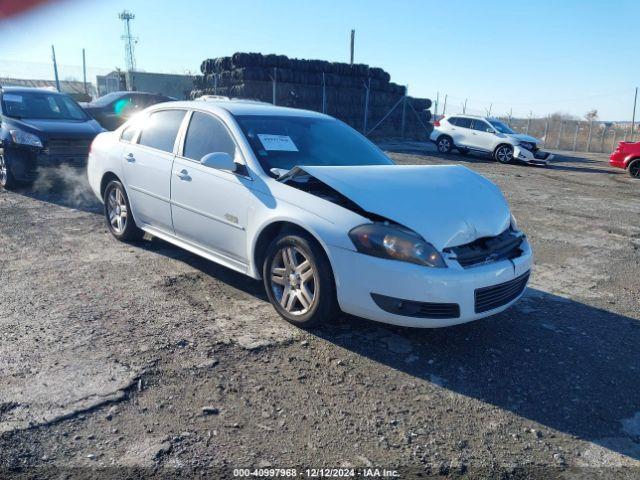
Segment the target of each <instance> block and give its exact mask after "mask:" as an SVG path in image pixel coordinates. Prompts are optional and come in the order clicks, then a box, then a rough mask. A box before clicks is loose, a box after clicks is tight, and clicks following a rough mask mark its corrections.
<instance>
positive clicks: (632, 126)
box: [631, 87, 638, 140]
mask: <svg viewBox="0 0 640 480" xmlns="http://www.w3.org/2000/svg"><path fill="white" fill-rule="evenodd" d="M637 103H638V87H636V94H635V95H634V97H633V117H632V118H631V140H633V129H634V127H635V125H636V104H637Z"/></svg>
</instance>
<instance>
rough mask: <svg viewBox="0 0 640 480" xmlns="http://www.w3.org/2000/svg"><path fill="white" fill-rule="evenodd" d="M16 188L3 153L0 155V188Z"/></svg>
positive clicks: (16, 184) (15, 182)
mask: <svg viewBox="0 0 640 480" xmlns="http://www.w3.org/2000/svg"><path fill="white" fill-rule="evenodd" d="M17 186H18V182H17V181H16V179H15V177H14V176H13V174H12V173H11V168H9V162H8V161H7V160H6V158H5V156H4V153H0V188H4V189H5V190H12V189H14V188H16V187H17Z"/></svg>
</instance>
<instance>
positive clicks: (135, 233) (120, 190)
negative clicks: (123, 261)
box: [102, 180, 144, 242]
mask: <svg viewBox="0 0 640 480" xmlns="http://www.w3.org/2000/svg"><path fill="white" fill-rule="evenodd" d="M102 199H103V201H104V216H105V219H106V221H107V227H108V228H109V231H110V232H111V234H112V235H113V236H114V237H116V238H117V239H118V240H120V241H121V242H132V241H136V240H140V239H141V238H142V236H143V235H144V232H143V231H142V230H140V229H139V228H138V226H137V225H136V222H135V220H134V219H133V215H132V213H131V205H130V204H129V197H127V192H126V191H125V189H124V186H123V185H122V183H120V182H119V181H118V180H112V181H110V182H109V183H108V184H107V187H106V188H105V189H104V195H103V197H102Z"/></svg>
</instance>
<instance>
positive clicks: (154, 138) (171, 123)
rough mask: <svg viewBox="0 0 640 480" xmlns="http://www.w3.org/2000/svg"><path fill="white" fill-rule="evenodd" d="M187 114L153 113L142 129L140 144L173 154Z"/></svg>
mask: <svg viewBox="0 0 640 480" xmlns="http://www.w3.org/2000/svg"><path fill="white" fill-rule="evenodd" d="M185 113H186V111H185V110H160V111H158V112H153V113H151V114H150V115H149V118H147V120H146V122H145V124H144V126H143V127H142V132H141V133H140V138H139V139H138V143H139V144H140V145H144V146H145V147H150V148H155V149H157V150H162V151H163V152H169V153H171V152H173V145H174V144H175V142H176V136H177V135H178V130H180V125H181V124H182V120H183V119H184V114H185Z"/></svg>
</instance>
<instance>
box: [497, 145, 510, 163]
mask: <svg viewBox="0 0 640 480" xmlns="http://www.w3.org/2000/svg"><path fill="white" fill-rule="evenodd" d="M496 159H497V160H498V161H499V162H500V163H509V162H511V160H513V150H512V149H511V147H507V146H502V147H500V148H499V149H498V150H497V151H496Z"/></svg>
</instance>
